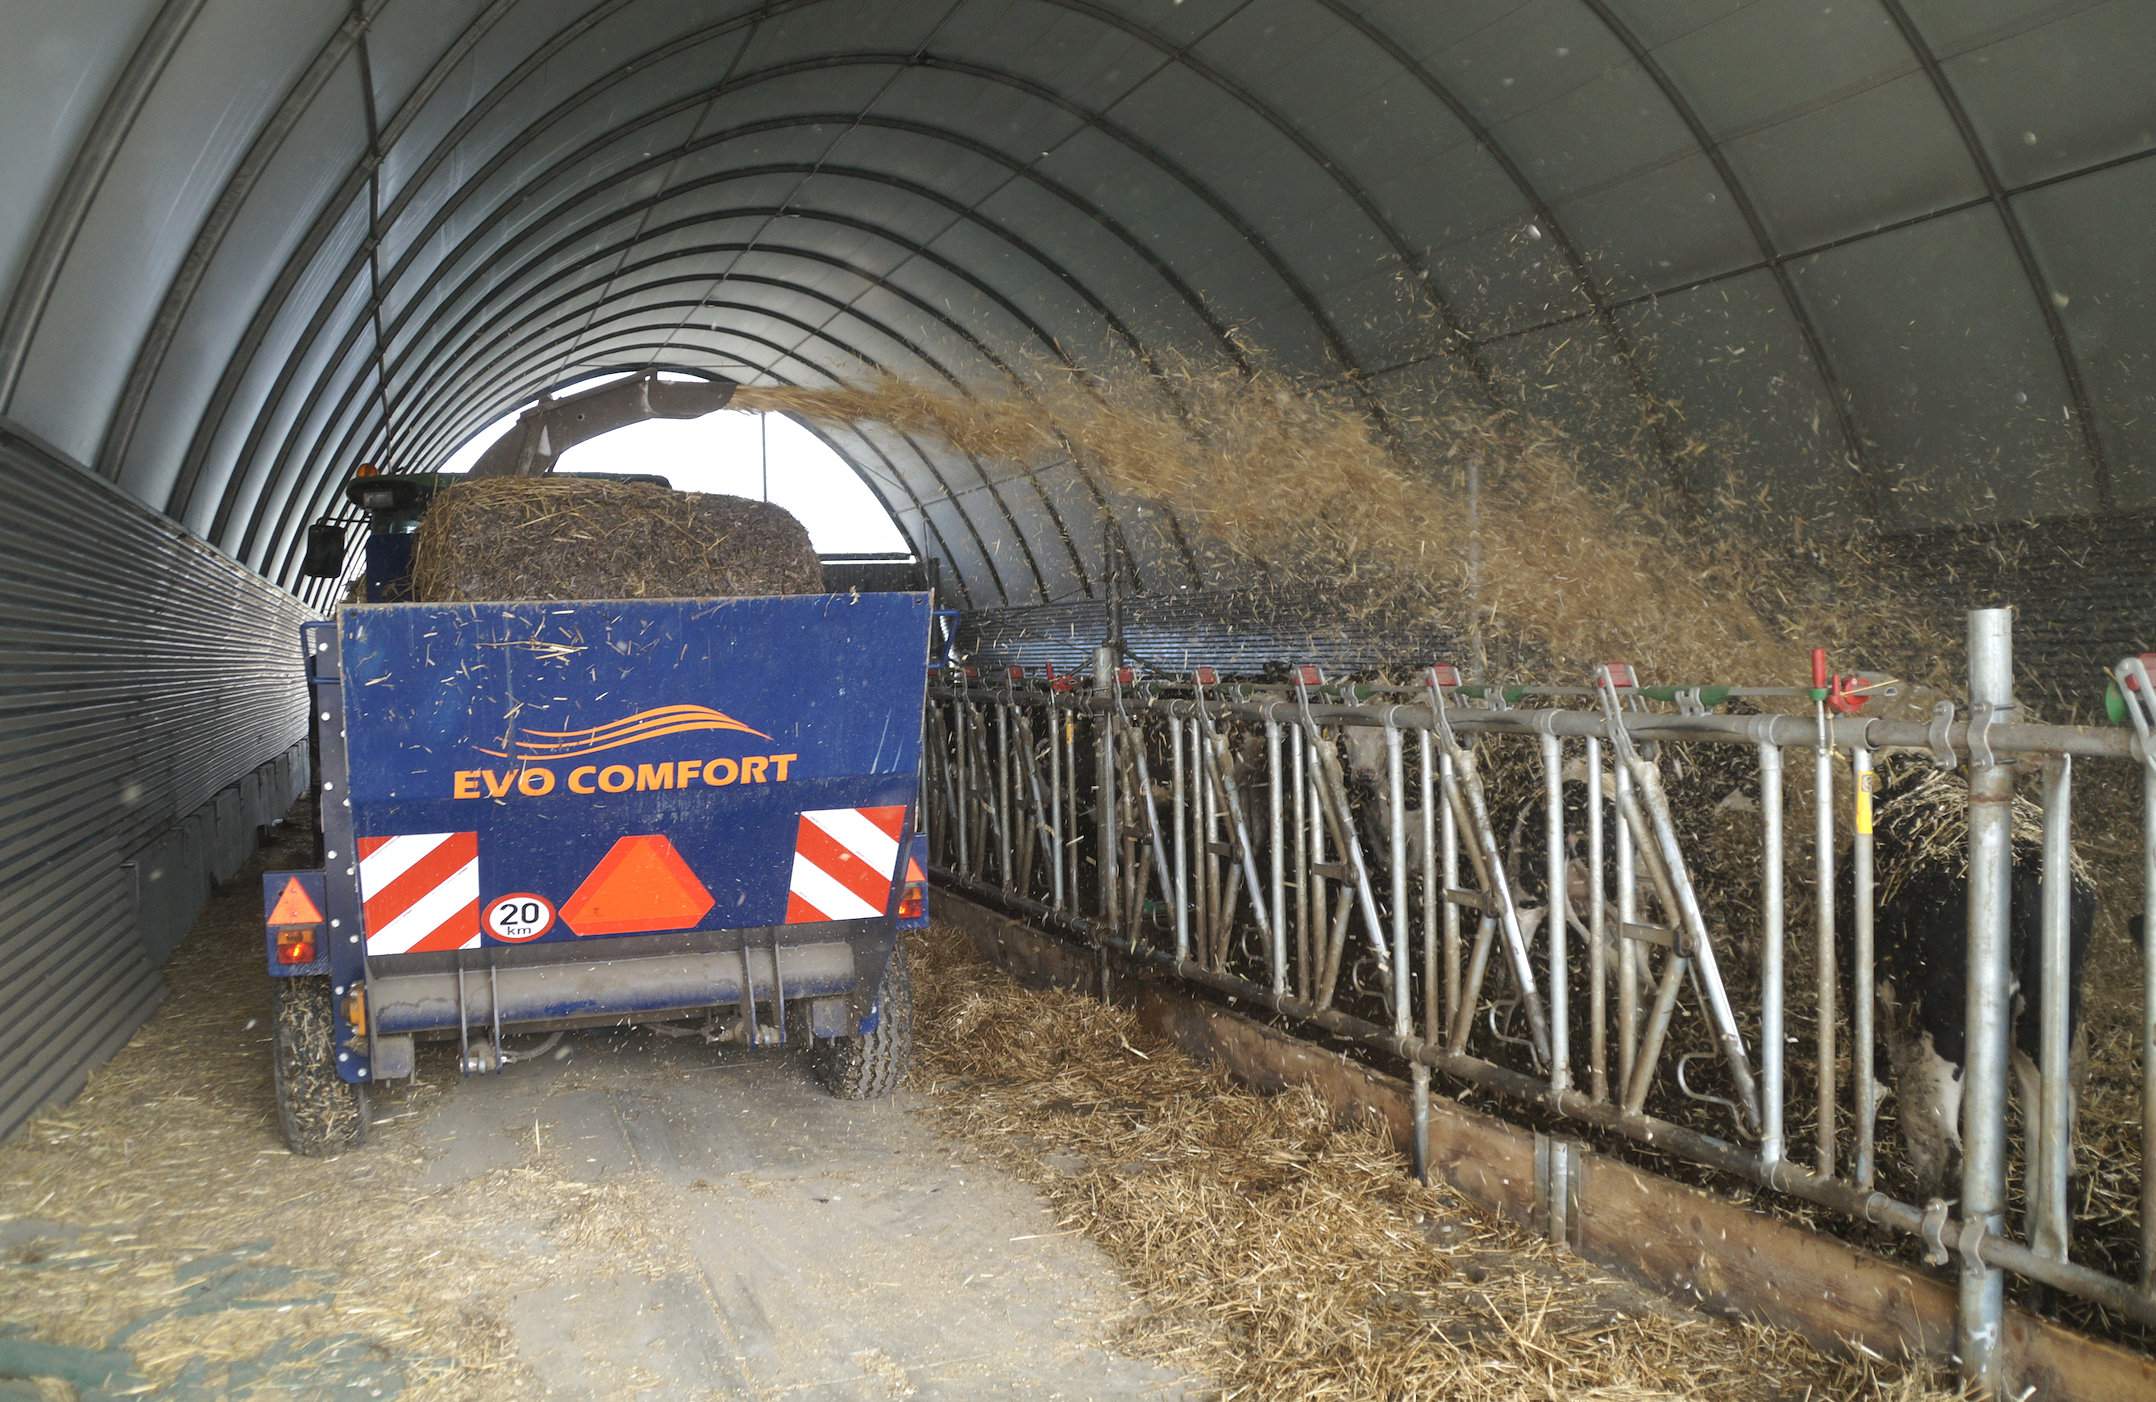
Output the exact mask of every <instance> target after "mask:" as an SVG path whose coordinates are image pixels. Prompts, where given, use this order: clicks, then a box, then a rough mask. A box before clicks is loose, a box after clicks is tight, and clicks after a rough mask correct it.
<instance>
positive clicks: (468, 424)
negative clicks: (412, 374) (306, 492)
mask: <svg viewBox="0 0 2156 1402" xmlns="http://www.w3.org/2000/svg"><path fill="white" fill-rule="evenodd" d="M698 276H699V275H698V274H695V273H688V272H684V273H679V274H676V275H674V276H672V277H664V278H655V279H651V280H648V281H644V282H639V283H635V284H633V285H631V286H628V287H625V288H623V289H622V290H621V293H620V295H621V296H623V297H635V296H640V295H643V294H646V293H651V292H660V291H668V290H671V289H673V288H676V287H681V286H685V285H687V284H690V283H693V282H695V281H696V280H697V278H698ZM757 281H758V282H759V283H762V284H767V285H772V284H775V285H778V286H781V287H784V286H785V284H783V283H779V282H778V280H777V279H772V278H763V277H759V278H758V279H757ZM743 282H744V284H745V285H747V280H746V279H743ZM599 285H601V284H600V280H599V279H593V280H591V281H587V282H584V283H581V284H579V285H578V286H577V287H576V288H575V289H573V290H571V291H569V292H567V293H565V294H562V295H559V296H556V297H554V298H553V299H551V300H550V301H549V302H548V303H547V304H546V306H547V308H548V309H553V308H559V307H561V306H563V305H565V304H567V303H569V302H573V301H575V300H576V299H577V298H578V297H580V296H581V295H582V294H583V292H584V291H586V290H588V289H590V288H593V287H597V286H599ZM787 290H788V291H789V292H793V291H796V290H795V289H790V288H789V289H787ZM815 300H817V301H821V302H823V303H824V304H825V305H827V306H839V305H842V304H841V303H839V302H838V300H837V299H836V298H834V297H831V296H830V295H829V294H822V295H820V296H818V297H817V298H816V299H815ZM689 305H693V303H691V302H689V301H688V300H687V299H682V300H679V301H666V302H656V303H641V302H640V303H637V304H635V305H633V306H629V307H626V308H624V309H623V310H620V311H615V312H610V313H609V314H608V315H609V317H612V318H617V319H618V318H619V317H622V316H624V315H629V314H632V313H634V312H635V311H637V310H638V309H639V308H641V307H647V306H668V307H679V306H689ZM714 305H720V304H716V303H715V304H714ZM723 305H724V306H725V307H726V308H727V309H728V310H734V311H742V312H749V313H752V314H754V315H757V316H765V315H769V316H771V317H773V318H774V319H777V320H781V321H786V322H788V323H789V324H792V325H795V326H805V325H808V323H806V322H803V321H799V320H798V319H796V318H794V317H791V316H788V315H787V314H786V313H784V312H778V311H773V310H771V309H769V308H766V307H764V306H762V305H761V304H754V303H747V302H731V301H730V302H727V303H724V304H723ZM582 315H583V313H582V311H581V310H577V309H572V310H570V311H568V312H565V313H564V314H562V315H560V316H557V317H554V318H552V319H550V320H548V321H546V322H544V323H538V324H536V325H534V327H533V334H534V335H536V334H538V333H539V332H542V331H551V330H554V329H557V328H559V327H561V326H563V325H565V324H568V323H570V322H573V321H576V320H578V319H579V318H580V317H581V316H582ZM854 319H855V320H857V321H859V322H860V323H861V324H862V325H864V326H866V327H867V328H868V329H869V330H870V331H871V332H873V333H875V334H876V335H879V336H882V337H884V338H886V339H888V340H890V341H892V342H893V343H895V344H897V345H898V346H900V347H901V348H902V349H904V350H905V351H906V353H907V354H908V355H910V356H912V357H913V358H914V359H915V360H917V361H919V362H920V363H921V364H922V365H924V366H926V367H927V368H928V369H929V370H930V371H931V372H932V373H933V374H934V375H935V376H936V377H937V378H938V379H941V380H943V381H944V382H945V383H947V384H950V385H952V386H953V387H954V388H956V387H958V379H957V376H956V375H954V374H953V373H952V372H951V370H950V368H949V367H948V366H946V365H945V364H944V363H943V362H942V361H941V360H938V359H937V358H936V357H935V356H933V355H931V354H929V353H928V351H926V350H925V349H924V348H922V347H921V346H919V345H918V344H916V343H915V342H913V341H912V340H911V339H910V338H908V337H906V336H905V335H903V334H902V333H899V332H897V331H894V330H893V329H892V328H890V327H889V326H887V325H886V324H884V323H883V322H880V321H878V320H876V319H875V318H873V317H869V316H867V315H865V314H862V313H860V312H855V313H854ZM821 338H822V339H825V340H828V341H830V342H831V344H832V345H833V346H835V347H836V348H838V349H839V350H840V352H841V353H843V354H844V355H846V356H848V357H850V358H855V359H859V353H858V352H857V351H856V350H855V349H854V347H853V346H852V345H850V344H848V343H846V342H843V341H839V340H838V339H837V338H836V337H833V336H831V335H830V334H829V333H828V332H825V333H823V334H822V337H821ZM492 344H493V347H496V348H498V347H500V346H501V345H502V344H503V338H500V337H497V338H495V340H494V342H493V343H492ZM518 349H521V347H520V346H511V347H510V351H511V352H514V351H515V350H518ZM504 354H506V353H504ZM504 354H497V355H495V356H494V357H493V358H492V359H491V360H489V361H488V363H487V365H486V366H485V367H484V369H483V370H482V371H481V373H483V374H491V373H492V372H493V370H495V369H496V368H498V367H499V365H500V364H501V363H502V361H503V359H504ZM864 363H868V362H864ZM556 373H557V376H559V375H562V374H566V373H567V372H566V370H562V371H557V372H556ZM428 413H429V418H428V422H427V423H426V424H425V425H423V426H422V428H421V429H420V439H419V442H418V444H417V445H416V447H415V448H414V450H413V453H412V457H411V459H410V461H411V463H412V464H413V470H418V465H419V464H424V463H427V462H431V461H433V460H434V459H435V458H437V457H440V456H445V455H446V454H447V453H449V452H450V451H452V450H453V449H454V448H455V447H456V446H458V445H460V444H462V443H464V442H467V441H469V439H470V437H471V435H472V434H473V433H476V432H477V431H478V430H479V429H480V428H482V427H484V426H485V425H486V424H487V423H488V422H490V420H489V419H487V418H484V417H477V418H475V417H474V416H473V414H472V411H471V409H470V408H469V406H468V405H465V404H459V403H452V402H441V403H438V404H436V405H434V406H432V407H431V408H430V409H429V411H428Z"/></svg>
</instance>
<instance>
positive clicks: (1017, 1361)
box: [414, 1030, 1181, 1399]
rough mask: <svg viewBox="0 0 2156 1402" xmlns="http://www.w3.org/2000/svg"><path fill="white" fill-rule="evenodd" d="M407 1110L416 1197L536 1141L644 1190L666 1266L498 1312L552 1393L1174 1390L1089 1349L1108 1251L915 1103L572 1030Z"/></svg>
mask: <svg viewBox="0 0 2156 1402" xmlns="http://www.w3.org/2000/svg"><path fill="white" fill-rule="evenodd" d="M419 1113H420V1115H421V1116H422V1123H420V1124H418V1125H417V1126H414V1128H415V1129H416V1131H417V1133H418V1135H419V1137H420V1140H421V1142H422V1144H423V1146H424V1151H425V1153H426V1155H427V1159H428V1162H427V1168H426V1175H427V1181H428V1182H429V1184H430V1185H433V1186H441V1187H451V1186H454V1185H456V1184H458V1183H460V1182H464V1181H467V1180H476V1179H479V1178H481V1177H483V1176H485V1175H487V1174H489V1173H490V1172H493V1171H495V1170H498V1169H501V1168H504V1167H510V1166H513V1165H515V1164H517V1163H519V1162H521V1161H522V1160H524V1159H525V1158H526V1157H527V1156H528V1155H530V1154H532V1153H533V1151H534V1148H535V1126H536V1127H537V1128H536V1139H537V1141H538V1144H539V1146H540V1147H543V1149H544V1150H545V1151H546V1152H547V1153H548V1154H549V1156H550V1158H551V1161H552V1162H554V1163H556V1164H558V1165H560V1166H561V1167H562V1169H563V1171H564V1172H565V1173H566V1174H567V1175H568V1176H570V1177H581V1178H585V1179H588V1180H589V1181H594V1182H601V1183H603V1182H606V1181H608V1180H609V1179H618V1180H620V1181H623V1182H630V1183H634V1184H635V1185H636V1186H637V1189H638V1198H637V1201H638V1203H639V1204H640V1206H642V1207H643V1208H644V1209H645V1210H644V1212H643V1213H642V1215H643V1216H644V1217H645V1219H646V1222H647V1225H649V1226H650V1227H652V1228H654V1229H656V1233H657V1236H658V1241H657V1250H656V1252H655V1253H653V1255H654V1258H655V1259H654V1263H655V1264H656V1266H657V1269H656V1271H652V1270H645V1271H643V1272H641V1273H625V1274H623V1275H621V1276H619V1277H617V1278H615V1279H612V1280H605V1281H594V1282H590V1283H589V1284H581V1283H580V1282H578V1281H577V1280H575V1279H573V1278H571V1279H565V1280H562V1281H561V1282H559V1283H558V1284H548V1285H541V1286H535V1287H533V1288H529V1289H523V1290H516V1291H513V1292H512V1293H510V1294H509V1295H508V1296H507V1298H506V1301H505V1313H506V1316H507V1319H508V1321H509V1324H510V1327H511V1329H512V1331H513V1333H514V1338H515V1344H516V1350H517V1352H518V1354H519V1355H520V1356H521V1358H522V1359H523V1361H524V1362H525V1363H526V1364H528V1365H529V1366H530V1368H531V1369H532V1370H533V1372H534V1373H536V1374H537V1377H538V1380H539V1382H540V1384H541V1385H542V1387H543V1389H544V1395H546V1396H549V1397H559V1398H583V1397H594V1398H596V1397H619V1396H625V1395H639V1394H641V1395H646V1396H664V1397H678V1396H702V1395H718V1396H738V1397H757V1398H781V1397H783V1398H803V1399H811V1398H853V1397H892V1396H900V1397H922V1398H937V1397H952V1398H958V1397H965V1398H976V1397H1001V1396H1011V1397H1043V1398H1051V1397H1072V1398H1079V1397H1083V1398H1095V1397H1154V1396H1162V1395H1175V1394H1178V1393H1179V1392H1180V1390H1181V1389H1180V1388H1179V1386H1178V1380H1177V1379H1176V1378H1175V1377H1173V1376H1172V1375H1170V1374H1167V1373H1164V1372H1162V1371H1161V1370H1159V1369H1156V1368H1153V1367H1151V1366H1149V1365H1146V1364H1143V1363H1139V1362H1136V1361H1133V1360H1131V1359H1128V1358H1124V1357H1121V1356H1119V1355H1117V1354H1116V1353H1114V1352H1112V1351H1110V1350H1109V1349H1107V1348H1105V1347H1103V1346H1102V1344H1101V1343H1100V1339H1101V1338H1102V1337H1103V1335H1104V1333H1105V1332H1106V1325H1107V1321H1108V1319H1109V1317H1110V1316H1111V1315H1112V1314H1113V1313H1114V1311H1116V1310H1117V1309H1118V1308H1120V1307H1122V1306H1124V1305H1125V1304H1126V1303H1127V1292H1126V1291H1125V1290H1124V1288H1123V1287H1122V1286H1121V1284H1120V1283H1119V1282H1118V1281H1117V1279H1116V1277H1115V1274H1114V1272H1113V1270H1112V1268H1111V1267H1110V1266H1109V1264H1108V1262H1107V1260H1106V1259H1105V1258H1104V1257H1103V1256H1102V1255H1101V1254H1100V1253H1099V1251H1098V1250H1097V1249H1095V1248H1094V1247H1093V1246H1092V1245H1091V1244H1090V1243H1088V1242H1086V1241H1085V1240H1084V1239H1083V1238H1082V1237H1079V1236H1076V1235H1071V1234H1060V1233H1058V1231H1057V1228H1056V1224H1055V1221H1054V1220H1053V1218H1052V1217H1051V1216H1050V1215H1049V1214H1048V1212H1047V1211H1046V1209H1045V1208H1044V1206H1043V1205H1042V1203H1041V1201H1040V1199H1039V1198H1038V1197H1037V1196H1036V1195H1035V1194H1034V1193H1033V1191H1032V1190H1031V1189H1030V1188H1028V1187H1027V1186H1026V1185H1024V1184H1023V1183H1020V1182H1017V1181H1016V1180H1014V1179H1012V1178H1010V1177H1009V1176H1008V1175H1006V1174H1003V1173H1002V1172H1000V1171H998V1170H996V1169H994V1168H991V1167H989V1166H988V1165H986V1164H983V1163H981V1162H979V1161H978V1160H977V1159H975V1158H973V1157H972V1156H970V1155H968V1154H966V1153H965V1151H964V1150H962V1149H959V1148H955V1147H954V1146H952V1145H951V1144H950V1143H948V1142H947V1141H944V1140H942V1139H940V1138H939V1137H938V1136H937V1135H936V1134H935V1132H934V1131H933V1129H932V1128H931V1127H930V1126H929V1124H928V1123H927V1122H926V1120H925V1118H924V1116H923V1115H922V1113H921V1112H920V1110H919V1108H918V1105H917V1102H916V1101H915V1100H914V1098H913V1097H912V1096H910V1095H909V1094H906V1093H903V1092H902V1093H901V1094H900V1095H899V1096H898V1097H897V1098H896V1099H894V1100H892V1101H887V1102H881V1103H871V1104H849V1103H846V1102H842V1101H838V1100H834V1099H832V1098H831V1097H829V1096H827V1095H825V1094H824V1093H823V1091H822V1090H821V1089H820V1088H818V1087H817V1086H816V1085H815V1084H814V1082H813V1081H812V1080H811V1079H810V1077H809V1075H808V1072H807V1068H806V1067H805V1066H803V1065H802V1064H801V1062H800V1061H799V1059H798V1058H795V1057H793V1056H791V1055H787V1054H783V1053H775V1052H760V1053H747V1052H742V1051H738V1050H725V1051H722V1050H718V1049H715V1048H710V1047H706V1046H704V1045H703V1044H702V1043H701V1042H698V1041H693V1040H680V1039H672V1038H667V1037H663V1036H660V1035H658V1034H656V1033H654V1032H651V1031H649V1030H642V1031H634V1032H629V1033H614V1034H598V1033H585V1034H577V1035H574V1036H572V1037H570V1038H568V1039H566V1040H565V1041H564V1043H563V1044H562V1046H561V1047H559V1048H558V1049H557V1050H556V1052H555V1053H553V1054H550V1055H546V1056H542V1057H541V1058H539V1059H537V1060H535V1061H532V1062H527V1063H522V1064H518V1065H513V1066H511V1067H510V1068H509V1069H508V1070H507V1071H506V1072H505V1073H504V1074H503V1075H501V1076H500V1077H498V1078H495V1079H492V1080H486V1081H473V1082H467V1083H464V1084H461V1085H459V1086H457V1087H456V1088H455V1089H454V1090H453V1091H452V1092H451V1093H450V1094H448V1095H446V1096H444V1097H442V1098H441V1099H440V1100H438V1101H436V1102H435V1103H434V1104H432V1105H430V1106H428V1107H427V1108H426V1109H425V1110H423V1111H421V1112H419ZM500 1227H501V1230H502V1231H503V1232H504V1233H507V1234H515V1233H518V1232H530V1233H531V1234H532V1237H533V1239H534V1242H535V1243H537V1242H539V1241H541V1240H543V1239H544V1236H545V1230H546V1229H545V1226H544V1224H543V1223H542V1222H538V1221H529V1220H525V1221H520V1220H518V1218H517V1217H515V1216H511V1217H510V1218H509V1219H508V1220H505V1221H503V1222H502V1223H501V1224H500Z"/></svg>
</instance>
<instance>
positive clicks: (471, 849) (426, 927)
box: [359, 832, 479, 954]
mask: <svg viewBox="0 0 2156 1402" xmlns="http://www.w3.org/2000/svg"><path fill="white" fill-rule="evenodd" d="M359 899H360V902H361V909H362V912H363V915H364V917H365V921H366V926H367V952H368V953H369V954H424V953H428V952H430V951H433V950H440V949H477V948H478V947H479V834H478V833H476V832H422V833H406V834H404V835H403V836H400V837H363V838H361V839H360V840H359Z"/></svg>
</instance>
